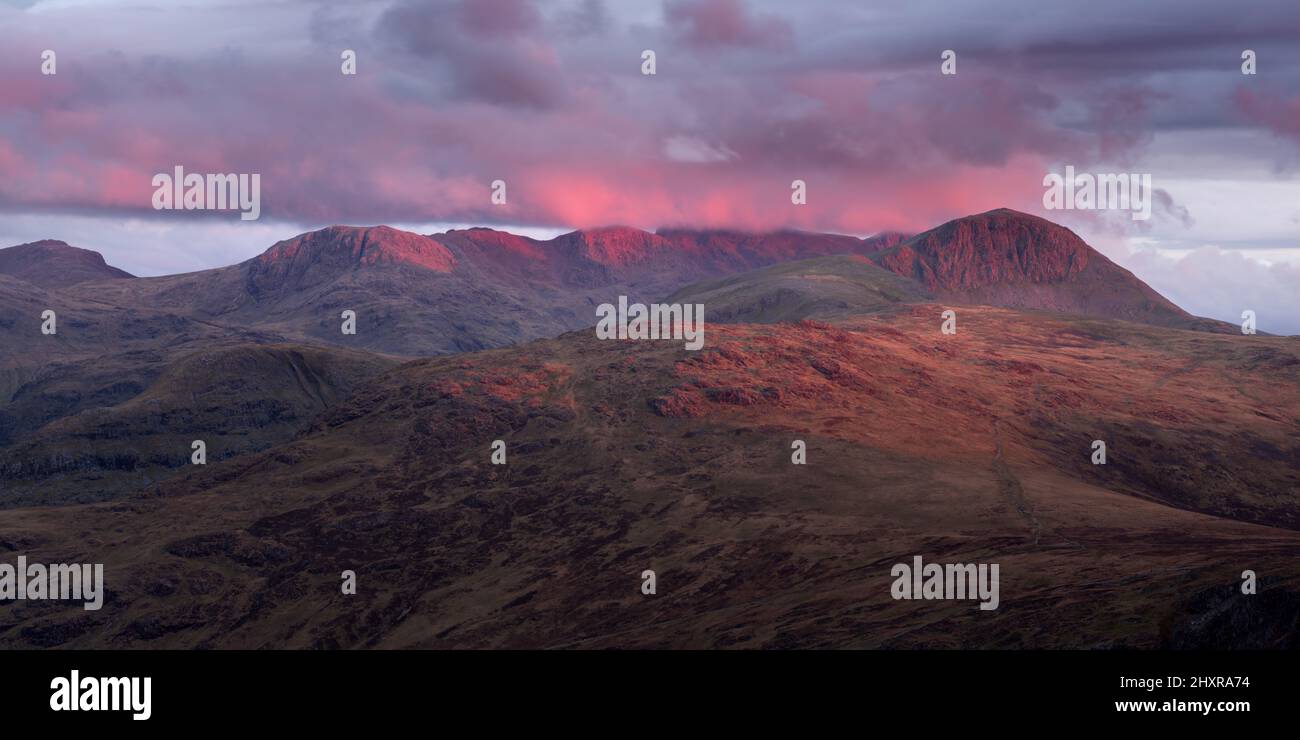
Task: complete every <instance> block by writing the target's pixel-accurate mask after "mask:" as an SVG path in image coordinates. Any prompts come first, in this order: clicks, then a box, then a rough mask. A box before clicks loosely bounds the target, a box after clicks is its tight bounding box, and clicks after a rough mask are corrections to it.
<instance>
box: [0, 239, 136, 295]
mask: <svg viewBox="0 0 1300 740" xmlns="http://www.w3.org/2000/svg"><path fill="white" fill-rule="evenodd" d="M0 275H9V276H11V277H15V278H18V279H19V280H25V281H27V282H29V283H31V284H33V285H38V286H40V287H42V288H63V287H67V286H69V285H75V284H77V283H84V282H86V281H89V280H115V279H121V278H130V277H134V276H133V275H132V274H131V273H129V272H126V271H125V270H119V269H118V268H116V267H112V266H111V265H109V264H108V263H107V262H105V261H104V255H102V254H100V253H99V252H96V251H93V250H90V249H82V248H81V247H74V246H72V245H70V244H68V243H67V242H64V241H60V240H58V239H41V240H39V241H34V242H28V243H26V244H19V245H17V246H14V247H8V248H7V249H0Z"/></svg>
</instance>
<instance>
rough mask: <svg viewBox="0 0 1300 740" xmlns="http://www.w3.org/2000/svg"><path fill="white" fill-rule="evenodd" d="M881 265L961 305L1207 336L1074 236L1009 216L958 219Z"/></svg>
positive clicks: (1024, 216) (880, 259)
mask: <svg viewBox="0 0 1300 740" xmlns="http://www.w3.org/2000/svg"><path fill="white" fill-rule="evenodd" d="M874 259H875V260H876V262H877V263H879V264H880V265H881V266H882V267H885V268H886V269H889V270H892V271H894V272H896V273H898V274H899V275H902V276H904V277H908V278H911V279H913V280H915V281H917V282H919V283H921V284H922V285H924V286H926V287H927V288H929V289H930V290H932V291H934V292H935V293H937V294H939V295H940V296H943V297H946V298H948V299H950V300H954V301H957V302H962V303H972V304H984V305H989V306H1004V307H1008V308H1038V309H1047V310H1051V311H1059V312H1062V313H1074V314H1082V315H1088V316H1099V317H1104V318H1114V319H1124V320H1128V321H1140V322H1143V323H1149V324H1157V325H1162V326H1176V327H1183V328H1203V326H1202V325H1203V323H1204V322H1201V321H1199V320H1197V319H1195V318H1194V317H1192V316H1190V315H1189V314H1187V313H1186V312H1185V311H1183V310H1182V309H1180V308H1178V307H1177V306H1175V305H1174V304H1173V303H1172V302H1170V301H1169V300H1168V299H1166V298H1165V297H1164V296H1162V295H1160V294H1159V293H1157V292H1156V291H1155V290H1152V289H1151V287H1150V286H1148V285H1147V284H1146V283H1144V282H1142V281H1141V280H1139V279H1138V278H1137V277H1136V276H1135V275H1133V273H1131V272H1129V271H1128V270H1125V269H1124V268H1122V267H1120V266H1119V265H1116V264H1115V263H1114V262H1111V261H1110V260H1109V259H1107V258H1106V256H1105V255H1103V254H1102V253H1100V252H1098V251H1097V250H1095V249H1093V248H1092V247H1090V246H1088V244H1087V243H1086V242H1085V241H1084V240H1083V239H1081V238H1079V236H1078V235H1077V234H1075V233H1074V232H1073V231H1071V230H1069V229H1067V228H1066V227H1064V226H1061V225H1059V224H1055V223H1052V222H1051V221H1048V220H1047V219H1045V218H1041V217H1039V216H1034V215H1031V214H1028V213H1021V212H1020V211H1015V210H1012V209H1009V208H997V209H994V210H991V211H986V212H984V213H978V214H974V215H971V216H964V217H962V218H957V219H953V220H952V221H949V222H947V223H945V224H942V225H940V226H937V227H935V228H933V229H930V230H929V231H926V232H923V233H921V234H917V235H916V236H914V237H912V238H910V239H908V240H906V241H904V242H902V243H900V244H898V245H897V246H895V247H893V248H891V249H886V250H884V251H882V252H880V253H879V254H878V255H876V256H875V257H874Z"/></svg>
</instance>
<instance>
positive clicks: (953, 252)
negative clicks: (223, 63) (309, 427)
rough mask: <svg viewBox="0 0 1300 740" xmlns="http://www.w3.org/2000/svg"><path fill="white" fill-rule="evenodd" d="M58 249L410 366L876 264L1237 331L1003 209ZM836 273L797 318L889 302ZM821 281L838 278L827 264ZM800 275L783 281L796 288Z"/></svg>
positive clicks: (1124, 314) (948, 286)
mask: <svg viewBox="0 0 1300 740" xmlns="http://www.w3.org/2000/svg"><path fill="white" fill-rule="evenodd" d="M37 244H45V243H37ZM49 244H55V243H53V242H51V243H49ZM60 244H61V243H60ZM23 246H24V247H27V246H30V245H23ZM13 249H18V250H20V251H19V252H15V253H14V254H15V255H25V256H24V259H23V260H22V261H21V262H20V261H19V260H18V259H17V258H16V257H11V258H10V263H11V264H13V265H18V267H15V268H14V269H13V270H11V272H10V273H9V274H14V275H15V277H18V278H19V279H24V278H23V277H22V276H23V275H27V276H35V277H36V278H37V279H41V280H42V281H43V282H44V283H46V284H50V283H53V282H56V281H55V280H54V276H53V275H52V274H48V273H49V272H51V270H44V271H43V270H42V269H40V268H39V266H38V265H37V264H36V263H34V262H33V261H32V260H33V255H34V254H36V252H34V251H32V250H31V249H28V250H26V251H22V250H21V249H20V248H17V247H16V248H13ZM51 249H52V251H51V252H50V253H51V254H54V255H56V256H57V258H58V260H59V261H60V263H66V262H69V261H72V257H71V255H74V254H75V255H78V256H77V260H78V261H79V262H78V264H80V263H85V264H87V265H89V264H91V263H95V262H96V260H97V263H96V264H98V265H99V267H98V268H97V269H96V270H91V271H86V270H82V271H74V270H57V271H58V272H64V273H66V274H67V275H68V279H67V280H66V281H63V282H59V283H58V285H57V287H60V288H62V289H65V290H68V291H71V292H72V294H74V295H76V296H78V297H81V298H84V299H87V300H90V299H92V298H93V300H96V301H103V302H106V303H109V304H112V305H114V306H119V307H125V308H135V309H146V308H147V309H149V310H161V311H166V312H171V313H175V314H177V315H179V316H183V317H186V318H190V319H195V320H199V321H205V322H215V323H218V324H222V325H226V326H232V327H235V326H237V327H241V328H248V329H256V330H258V331H265V332H271V333H273V334H276V335H278V336H280V337H282V338H283V339H284V340H285V341H289V342H308V343H326V344H333V345H338V346H346V347H350V348H354V349H366V350H371V351H379V352H384V353H391V354H397V355H406V356H425V355H434V354H446V353H452V352H464V351H472V350H478V349H487V348H493V347H502V346H508V345H512V344H517V343H520V342H524V341H529V340H532V339H538V338H542V337H548V336H555V335H556V334H559V333H561V332H563V331H567V330H572V329H576V328H580V327H583V326H587V325H590V324H591V323H592V322H593V321H594V318H593V316H594V313H593V311H594V306H596V305H599V304H601V303H604V302H607V301H609V300H611V299H613V298H614V297H616V296H618V295H627V296H629V297H630V298H632V299H634V300H647V301H654V300H660V299H663V298H666V297H667V296H669V295H671V294H673V293H674V292H676V291H678V290H681V289H683V288H685V287H687V286H690V285H694V284H696V283H701V282H704V281H710V280H718V279H722V278H728V277H730V276H734V275H741V274H745V273H748V272H752V271H756V270H763V269H767V268H772V267H774V266H777V265H782V264H787V263H791V262H795V261H800V260H810V259H818V258H829V257H836V256H845V255H848V256H854V257H857V258H859V259H862V258H865V259H867V260H871V261H872V262H873V263H874V264H876V265H879V266H880V267H881V268H884V269H885V270H887V271H889V272H891V273H894V274H895V275H898V276H901V277H902V278H906V279H907V280H909V281H911V282H913V283H914V284H915V290H911V289H908V290H903V291H902V292H898V290H897V288H898V286H894V287H892V288H890V289H889V291H887V292H889V293H890V294H893V293H898V295H900V296H902V295H908V296H913V297H915V296H919V295H924V296H926V297H933V298H936V299H939V300H943V301H948V302H953V303H957V304H983V305H991V306H1001V307H1009V308H1031V309H1042V310H1051V311H1057V312H1062V313H1073V314H1081V315H1086V316H1094V317H1100V318H1118V319H1123V320H1128V321H1138V322H1142V323H1148V324H1155V325H1159V326H1171V327H1178V328H1188V329H1202V330H1212V331H1222V330H1224V327H1225V326H1227V325H1226V324H1222V323H1220V322H1213V321H1209V320H1205V319H1199V318H1197V317H1194V316H1191V315H1190V314H1188V313H1186V312H1185V311H1183V310H1182V309H1181V308H1179V307H1178V306H1176V305H1174V304H1173V303H1171V302H1170V301H1168V300H1167V299H1165V298H1164V297H1163V296H1161V295H1160V294H1159V293H1157V292H1156V291H1154V290H1152V289H1151V288H1150V287H1149V286H1147V285H1146V284H1145V283H1143V282H1142V281H1141V280H1139V279H1137V278H1136V277H1135V276H1133V274H1132V273H1130V272H1128V271H1127V270H1124V269H1123V268H1121V267H1119V266H1118V265H1115V264H1114V263H1113V262H1111V261H1110V260H1108V259H1106V257H1105V256H1104V255H1102V254H1101V253H1099V252H1097V251H1096V250H1094V249H1093V248H1092V247H1090V246H1088V245H1087V244H1086V243H1085V242H1084V241H1083V240H1082V239H1080V238H1079V237H1078V236H1077V235H1075V234H1074V233H1073V232H1072V231H1070V230H1069V229H1066V228H1064V227H1062V226H1059V225H1056V224H1053V223H1052V222H1050V221H1047V220H1046V219H1042V218H1039V217H1036V216H1032V215H1029V214H1024V213H1019V212H1016V211H1012V210H1008V209H998V210H994V211H989V212H987V213H982V214H976V215H972V216H966V217H963V218H959V219H954V220H952V221H949V222H947V223H945V224H943V225H941V226H938V227H936V228H934V229H931V230H929V231H926V232H924V233H922V234H918V235H915V236H912V237H906V236H905V235H902V234H898V233H882V234H878V235H875V236H871V237H867V238H857V237H853V236H847V235H840V234H817V233H808V232H800V231H778V232H772V233H764V234H750V233H744V232H736V231H727V230H692V229H661V230H659V231H657V232H648V231H643V230H640V229H636V228H631V227H626V226H610V227H604V228H596V229H584V230H578V231H573V232H569V233H566V234H561V235H559V236H556V237H554V238H552V239H548V240H539V239H533V238H530V237H526V236H519V235H516V234H511V233H509V232H505V231H499V230H496V229H490V228H470V229H456V230H451V231H447V232H443V233H440V234H431V235H427V236H426V235H420V234H414V233H411V232H405V231H401V230H398V229H394V228H392V227H388V226H372V227H355V226H331V227H328V228H324V229H319V230H316V231H312V232H308V233H304V234H300V235H298V236H295V237H293V238H290V239H286V240H283V241H280V242H277V243H276V244H274V245H272V246H271V247H270V248H268V249H267V250H266V251H265V252H263V253H262V254H260V255H258V256H256V257H253V258H251V259H248V260H245V261H243V262H240V263H238V264H235V265H230V266H228V267H222V268H215V269H210V270H203V271H199V272H194V273H187V274H182V275H169V276H163V277H155V278H135V279H131V280H121V279H112V280H110V279H108V278H110V277H111V278H120V277H125V276H127V275H126V273H123V272H121V271H118V270H116V269H115V268H111V267H108V266H107V265H103V264H102V263H103V260H102V257H99V255H98V254H95V253H93V252H86V251H85V250H75V248H72V247H67V246H66V245H63V246H62V247H53V248H51ZM6 252H12V250H0V255H3V254H4V253H6ZM83 252H84V253H85V255H93V257H94V259H92V258H90V257H87V256H85V255H83V254H81V253H83ZM834 264H837V265H839V266H840V267H843V268H844V269H846V270H848V271H849V272H851V273H853V274H854V275H855V277H853V278H852V279H850V280H848V281H847V282H840V283H838V284H837V285H835V286H831V284H830V283H829V282H827V281H826V280H822V282H821V283H816V282H814V281H810V280H808V279H801V282H800V287H799V288H798V290H799V291H800V292H802V293H803V296H802V297H801V298H799V300H798V302H799V305H800V306H802V308H797V309H794V312H795V313H800V312H807V311H809V310H814V307H817V306H831V307H832V308H833V307H834V306H835V305H843V306H863V305H868V304H870V305H880V304H879V302H878V301H877V299H876V298H873V297H871V295H874V294H873V293H872V290H874V288H873V289H871V290H868V291H867V293H868V294H871V295H868V294H864V295H863V296H862V297H861V298H857V297H854V296H852V295H846V294H844V291H846V290H853V288H852V287H851V286H852V285H855V284H861V285H867V284H870V285H872V286H875V287H876V288H880V287H882V286H883V285H884V283H882V282H881V281H880V279H879V276H874V277H871V278H870V279H868V280H867V281H866V283H860V282H859V283H855V282H854V281H855V280H859V278H865V277H866V276H865V274H864V271H865V268H864V266H863V264H862V263H861V262H858V263H853V262H839V263H834ZM19 268H21V269H19ZM818 269H819V270H821V271H822V272H825V271H826V269H827V267H826V265H822V266H821V267H819V268H818ZM85 275H89V276H90V277H83V276H85ZM96 277H98V278H103V279H94V278H96ZM788 278H790V276H789V275H787V276H786V278H783V280H785V282H786V283H788ZM37 284H38V285H39V284H40V283H37ZM767 284H768V285H769V287H771V286H775V285H776V284H777V283H776V282H769V283H767ZM787 287H788V286H787ZM823 287H824V288H825V289H827V290H833V291H836V292H837V295H836V297H834V298H831V299H828V300H822V299H821V298H819V297H818V296H817V295H816V293H817V291H818V290H820V289H822V288H823ZM749 292H752V291H741V292H739V293H733V294H732V297H733V298H737V299H738V298H739V297H741V296H743V295H748V293H749ZM759 293H761V291H759ZM759 293H755V294H754V298H755V300H760V301H767V302H768V303H769V304H770V303H771V302H773V301H779V300H781V299H780V298H777V297H772V296H763V295H760V294H759ZM882 295H883V294H882ZM877 297H878V296H877ZM731 308H732V309H734V311H733V312H731V313H722V314H717V316H718V317H720V318H726V317H728V316H740V315H759V314H762V315H767V316H769V317H774V316H781V315H784V313H785V312H787V311H786V309H782V310H780V311H775V312H771V311H768V312H766V313H764V311H763V310H762V309H755V308H753V307H744V306H741V305H739V304H736V305H732V306H731ZM344 310H352V311H355V312H356V315H357V321H358V329H357V333H356V334H355V335H351V336H349V335H343V334H342V333H341V332H340V329H339V324H340V315H341V313H342V312H343V311H344ZM816 310H820V309H816ZM715 320H716V319H715Z"/></svg>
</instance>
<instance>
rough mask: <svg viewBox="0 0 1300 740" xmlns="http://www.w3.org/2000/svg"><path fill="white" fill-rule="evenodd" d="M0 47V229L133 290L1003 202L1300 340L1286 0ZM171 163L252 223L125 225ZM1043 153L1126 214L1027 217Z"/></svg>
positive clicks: (230, 217)
mask: <svg viewBox="0 0 1300 740" xmlns="http://www.w3.org/2000/svg"><path fill="white" fill-rule="evenodd" d="M0 41H2V42H3V43H0V245H8V244H16V243H20V242H24V241H31V240H35V239H39V238H56V239H63V240H65V241H68V242H69V243H73V244H76V245H78V246H83V247H87V248H91V249H96V250H99V251H101V252H103V253H104V254H105V255H106V256H107V257H108V259H109V261H110V262H111V263H113V264H116V265H118V266H121V267H123V268H125V269H127V270H130V271H132V272H135V273H137V274H143V275H156V274H163V273H168V272H178V271H185V270H194V269H201V268H205V267H213V266H218V265H224V264H229V263H232V262H235V261H238V260H240V259H244V258H247V257H249V256H252V255H253V254H256V253H258V252H260V251H262V250H263V249H265V248H266V247H267V246H269V245H270V244H271V243H272V242H275V241H277V240H279V239H282V238H286V237H288V236H292V235H293V234H296V233H299V232H301V231H305V230H308V229H312V228H317V227H320V226H324V225H329V224H335V223H346V224H361V225H364V224H376V223H389V224H393V225H398V226H402V227H405V228H412V229H415V230H418V231H421V232H423V233H429V232H434V231H440V230H443V229H445V228H447V227H449V226H454V225H465V224H475V225H495V226H501V227H506V228H511V229H512V230H516V231H523V232H525V233H530V234H536V235H550V234H554V233H559V232H562V231H566V230H570V229H572V228H578V227H585V226H596V225H607V224H628V225H633V226H639V227H643V228H648V229H654V228H658V227H665V226H696V227H712V226H716V227H732V228H742V229H750V230H759V229H772V228H787V227H790V228H801V229H809V230H819V231H834V232H841V233H850V234H860V235H865V234H870V233H874V232H876V231H881V230H901V231H908V232H915V231H920V230H924V229H927V228H930V227H932V226H935V225H938V224H939V223H941V222H943V221H945V220H948V219H951V218H955V217H958V216H962V215H966V214H970V213H977V212H980V211H985V210H989V209H991V208H997V207H1011V208H1016V209H1019V210H1023V211H1027V212H1031V213H1037V214H1040V215H1043V216H1046V217H1048V218H1050V219H1052V220H1054V221H1057V222H1059V223H1064V224H1066V225H1068V226H1070V227H1071V228H1074V229H1075V230H1076V231H1077V232H1079V233H1080V235H1081V236H1083V237H1084V238H1085V239H1086V240H1088V241H1089V243H1091V244H1092V245H1093V246H1095V247H1097V248H1098V249H1100V250H1102V251H1103V252H1105V253H1106V254H1107V255H1108V256H1110V257H1111V258H1112V259H1114V260H1116V261H1117V262H1120V263H1121V264H1123V265H1125V266H1127V267H1129V268H1130V269H1132V270H1133V271H1134V272H1136V273H1137V274H1138V275H1139V277H1142V278H1143V279H1145V280H1146V281H1147V282H1149V283H1151V284H1152V286H1153V287H1155V288H1156V289H1157V290H1160V291H1161V292H1162V293H1164V294H1165V295H1167V296H1169V297H1170V298H1171V299H1173V300H1174V301H1175V302H1177V303H1179V304H1181V305H1183V306H1184V307H1185V308H1187V309H1189V310H1191V311H1193V312H1195V313H1199V314H1202V315H1209V316H1214V317H1216V318H1222V319H1225V320H1230V321H1234V322H1239V321H1240V319H1239V316H1240V313H1241V311H1242V310H1245V309H1251V310H1254V311H1256V313H1257V315H1258V316H1259V325H1260V328H1261V329H1263V330H1266V331H1275V332H1284V333H1300V295H1298V294H1300V3H1296V2H1294V0H1276V1H1274V0H1236V1H1234V2H1221V1H1220V0H1145V1H1144V2H1140V3H1134V2H1131V1H1130V0H1123V1H1122V2H1121V1H1114V0H1085V1H1081V2H1065V1H1062V2H1051V3H1046V2H1042V1H1041V0H1026V1H1023V2H1022V1H1020V0H988V1H986V2H974V1H968V0H948V1H947V2H932V1H929V0H909V1H908V2H897V1H895V0H889V1H884V0H882V1H881V2H869V1H863V2H843V1H841V0H801V1H800V2H789V1H788V0H779V1H769V0H753V1H751V2H743V1H742V0H663V1H662V2H660V1H659V0H557V1H555V2H531V1H530V0H473V1H472V2H471V1H462V0H425V1H423V2H410V1H398V2H393V1H392V0H388V1H385V2H353V3H340V2H309V1H306V0H286V1H283V2H265V1H257V2H254V1H252V0H224V1H223V0H212V1H207V2H201V1H200V0H188V1H187V0H171V1H168V2H162V1H157V2H147V1H145V0H138V1H135V2H131V1H129V0H128V1H120V2H109V1H107V0H104V1H93V0H48V1H46V0H36V1H35V2H33V1H32V0H0ZM47 49H49V50H53V51H54V52H55V53H56V55H57V74H55V75H43V74H41V56H42V52H43V51H44V50H47ZM344 49H352V50H355V52H356V55H357V74H356V75H355V76H345V75H343V74H341V71H340V65H341V59H340V55H341V53H342V51H343V50H344ZM647 49H650V50H654V51H655V54H656V63H657V64H656V66H657V70H656V72H657V73H656V74H655V75H653V76H648V75H643V74H642V73H641V68H642V52H643V51H644V50H647ZM947 49H951V50H953V51H954V52H956V55H957V62H956V63H957V74H955V75H942V74H940V61H941V60H940V56H941V54H942V53H943V51H944V50H947ZM1246 49H1250V50H1253V51H1254V52H1255V53H1256V58H1257V65H1258V69H1257V74H1255V75H1244V74H1242V70H1241V65H1242V52H1243V50H1246ZM177 165H180V166H183V167H185V168H186V170H187V171H190V172H236V173H254V172H255V173H259V174H260V175H261V180H262V193H261V196H262V216H261V218H260V219H259V220H257V221H241V220H239V217H238V215H237V214H235V213H229V212H226V213H212V212H197V211H192V212H184V211H182V212H174V211H156V210H154V209H153V208H152V205H151V204H152V196H153V191H154V188H153V185H152V179H153V176H154V174H156V173H162V172H167V173H170V172H171V171H172V170H173V168H174V167H176V166H177ZM1067 165H1070V166H1073V167H1074V168H1075V169H1076V170H1078V171H1088V172H1115V173H1119V172H1134V173H1149V174H1150V175H1151V176H1152V182H1153V185H1154V188H1155V189H1156V191H1157V194H1156V195H1157V198H1156V206H1155V209H1154V213H1153V215H1152V218H1151V219H1150V220H1149V221H1145V222H1141V221H1133V220H1132V219H1130V218H1129V217H1128V216H1127V215H1125V214H1123V213H1116V212H1100V213H1099V212H1080V211H1069V212H1065V211H1047V210H1045V209H1044V207H1043V190H1044V188H1043V177H1044V175H1045V174H1046V173H1049V172H1062V171H1063V170H1064V167H1065V166H1067ZM498 179H500V180H504V181H505V182H506V184H507V195H508V197H507V203H506V204H505V205H502V206H497V205H493V204H492V203H491V200H490V193H491V190H490V183H491V182H492V181H493V180H498ZM794 179H801V180H804V181H805V182H807V187H808V202H807V204H806V205H803V206H795V205H792V204H791V203H790V183H791V181H792V180H794Z"/></svg>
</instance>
